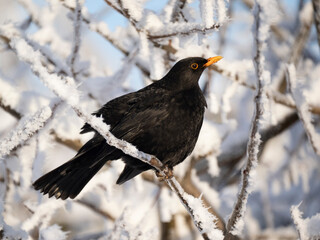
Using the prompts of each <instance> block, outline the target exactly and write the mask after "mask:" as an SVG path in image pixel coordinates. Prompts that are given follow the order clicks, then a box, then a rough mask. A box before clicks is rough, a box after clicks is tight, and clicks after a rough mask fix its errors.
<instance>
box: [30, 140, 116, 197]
mask: <svg viewBox="0 0 320 240" xmlns="http://www.w3.org/2000/svg"><path fill="white" fill-rule="evenodd" d="M120 155H121V153H120V152H119V150H117V149H115V148H114V147H111V146H108V145H107V144H106V142H105V140H104V139H100V138H99V137H94V138H92V139H91V140H90V141H88V142H87V143H86V144H85V145H84V146H83V147H82V148H81V149H80V150H79V152H78V154H77V155H76V156H75V157H74V158H72V159H71V160H70V161H68V162H66V163H65V164H63V165H61V166H60V167H58V168H56V169H54V170H52V171H51V172H49V173H47V174H45V175H44V176H42V177H40V178H39V179H38V180H36V181H35V182H34V183H33V186H34V188H35V189H36V190H41V192H42V193H43V194H47V193H48V194H49V197H52V196H55V197H56V198H61V199H63V200H64V199H66V198H68V197H70V198H75V197H76V196H77V195H78V194H79V193H80V192H81V190H82V189H83V188H84V186H85V185H86V184H87V183H88V182H89V181H90V179H91V178H92V177H93V176H94V175H95V174H96V173H97V172H98V171H99V170H100V169H101V168H102V166H103V165H104V164H105V163H106V162H107V161H108V160H113V159H117V158H119V157H121V156H120Z"/></svg>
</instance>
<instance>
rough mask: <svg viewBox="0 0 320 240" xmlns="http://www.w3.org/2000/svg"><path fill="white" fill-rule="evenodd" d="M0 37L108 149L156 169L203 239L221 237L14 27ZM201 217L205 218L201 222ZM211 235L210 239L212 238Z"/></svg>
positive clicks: (193, 202)
mask: <svg viewBox="0 0 320 240" xmlns="http://www.w3.org/2000/svg"><path fill="white" fill-rule="evenodd" d="M0 34H1V35H4V36H6V37H7V38H9V39H10V45H11V47H12V48H13V49H14V50H15V51H16V53H17V56H18V57H19V59H20V60H22V61H24V62H26V63H28V64H29V65H30V67H31V70H32V71H33V73H34V74H36V75H37V76H38V77H39V78H40V80H41V81H42V82H43V83H44V84H45V85H46V86H47V87H48V88H49V89H51V90H52V91H53V92H54V93H55V94H56V95H57V96H58V97H59V98H60V99H61V100H62V101H64V102H65V103H67V104H69V105H70V106H71V107H72V109H73V110H74V111H75V112H76V113H77V115H78V116H79V117H80V118H81V119H83V120H84V121H85V122H86V123H88V124H90V125H91V126H92V127H93V128H94V129H95V130H96V131H97V132H98V133H99V134H100V135H101V136H103V137H104V138H105V139H106V141H107V143H108V144H109V145H111V146H114V147H116V148H119V149H121V150H122V151H123V152H124V153H125V154H128V155H130V156H132V157H134V158H137V159H140V160H141V161H143V162H146V163H148V164H150V165H151V166H153V167H154V168H155V169H157V170H158V171H159V172H160V173H161V175H162V176H165V181H166V182H167V184H168V185H169V186H170V188H171V189H172V190H173V191H174V192H175V193H176V194H177V196H178V197H179V199H180V200H181V202H182V204H183V205H184V207H185V208H186V209H187V210H188V212H189V214H190V215H191V217H192V219H193V221H194V224H195V226H196V227H197V228H198V230H199V231H200V233H201V234H202V236H203V238H204V239H209V237H208V236H214V235H216V236H219V237H218V238H217V237H216V239H222V238H223V233H222V232H221V231H220V230H218V229H217V228H216V227H215V224H214V222H213V219H214V216H212V215H211V214H209V213H208V211H207V209H205V208H204V207H203V205H202V201H201V199H197V198H193V197H192V196H190V195H188V194H187V193H185V192H184V190H183V189H182V188H181V186H180V184H179V183H178V182H177V181H176V179H175V178H174V177H172V178H170V176H169V175H168V173H167V171H164V166H163V165H162V163H161V161H160V160H159V159H157V158H156V157H155V156H152V155H149V154H146V153H144V152H141V151H139V150H138V149H137V148H136V147H135V146H133V145H132V144H130V143H128V142H126V141H124V140H119V139H117V138H116V137H115V136H114V135H113V134H112V133H111V132H110V131H109V129H110V127H109V126H108V125H106V124H105V123H104V122H103V119H102V118H97V117H96V116H93V115H91V114H87V113H86V112H85V111H83V110H82V108H81V107H79V105H80V102H79V96H80V93H79V92H78V90H77V89H75V88H74V85H73V84H72V83H73V80H72V79H70V78H69V77H64V76H58V75H56V74H50V73H49V72H48V70H47V69H46V68H45V67H44V66H43V65H42V64H41V54H40V53H39V52H36V51H35V50H34V49H33V48H32V46H31V45H29V44H28V43H27V42H26V41H25V40H24V39H23V38H21V37H19V35H20V34H19V31H18V30H17V29H16V28H14V26H12V25H10V24H8V25H4V26H1V27H0ZM202 216H205V217H204V218H203V217H202ZM213 234H214V235H213Z"/></svg>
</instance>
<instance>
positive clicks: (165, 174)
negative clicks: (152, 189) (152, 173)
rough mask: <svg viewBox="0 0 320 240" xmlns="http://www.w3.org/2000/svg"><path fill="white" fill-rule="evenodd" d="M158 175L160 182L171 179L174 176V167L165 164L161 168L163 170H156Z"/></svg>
mask: <svg viewBox="0 0 320 240" xmlns="http://www.w3.org/2000/svg"><path fill="white" fill-rule="evenodd" d="M156 175H157V177H158V180H159V181H160V182H162V181H164V180H167V179H170V178H172V177H173V169H172V167H169V166H168V165H164V166H163V167H162V168H161V172H160V171H158V170H157V171H156Z"/></svg>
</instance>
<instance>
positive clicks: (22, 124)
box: [0, 104, 57, 158]
mask: <svg viewBox="0 0 320 240" xmlns="http://www.w3.org/2000/svg"><path fill="white" fill-rule="evenodd" d="M56 105H57V104H53V106H52V108H55V107H56ZM52 108H50V107H48V106H46V107H43V108H41V109H40V110H39V111H37V112H36V113H35V114H34V115H32V116H26V117H24V118H22V119H21V120H20V121H19V124H18V126H17V127H16V128H15V129H13V130H12V131H11V132H10V133H9V134H8V136H7V137H5V138H4V139H1V141H0V158H2V157H3V156H5V155H7V154H9V153H10V152H11V151H12V150H13V149H15V148H16V147H17V146H19V145H20V144H22V143H23V142H25V141H27V140H28V139H30V138H31V137H32V136H33V135H34V134H35V133H37V132H38V131H39V130H40V129H41V128H42V127H43V126H44V124H45V123H46V122H47V121H48V119H49V118H50V117H51V115H52Z"/></svg>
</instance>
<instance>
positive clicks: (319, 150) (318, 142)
mask: <svg viewBox="0 0 320 240" xmlns="http://www.w3.org/2000/svg"><path fill="white" fill-rule="evenodd" d="M287 72H288V77H287V79H288V86H289V91H290V92H291V94H292V97H293V99H294V100H295V102H296V105H297V112H298V115H299V117H300V119H301V121H302V123H303V126H304V129H305V131H306V133H307V136H308V139H309V141H310V143H311V146H312V148H313V150H314V152H315V153H316V154H317V155H318V156H319V157H320V136H319V134H318V133H317V131H316V129H315V127H314V126H313V125H312V115H311V113H310V112H309V110H308V104H307V102H308V95H307V94H305V93H303V92H301V91H300V86H298V85H299V83H298V82H297V76H296V68H295V67H294V65H293V64H290V65H289V66H288V67H287Z"/></svg>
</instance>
